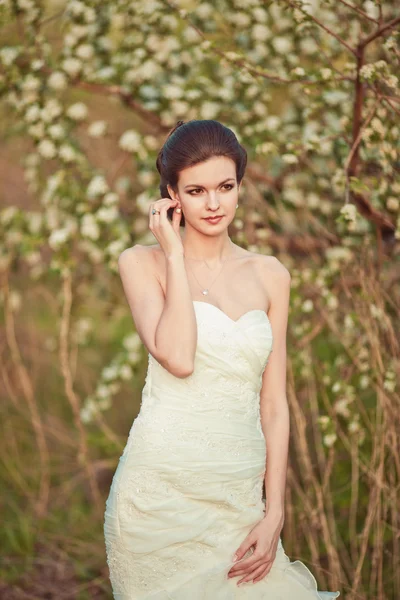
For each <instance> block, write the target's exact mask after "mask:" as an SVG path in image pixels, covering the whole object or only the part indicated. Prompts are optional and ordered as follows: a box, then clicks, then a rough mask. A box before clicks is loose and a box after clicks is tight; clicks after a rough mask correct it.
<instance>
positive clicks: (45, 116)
mask: <svg viewBox="0 0 400 600" xmlns="http://www.w3.org/2000/svg"><path fill="white" fill-rule="evenodd" d="M62 110H63V109H62V106H61V104H60V103H59V101H58V100H56V98H49V100H47V101H46V103H45V105H44V106H43V108H42V110H41V114H40V116H41V118H42V120H43V121H44V122H45V123H50V122H51V121H53V120H54V119H56V118H57V117H59V116H60V115H61V114H62Z"/></svg>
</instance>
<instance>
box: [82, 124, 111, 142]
mask: <svg viewBox="0 0 400 600" xmlns="http://www.w3.org/2000/svg"><path fill="white" fill-rule="evenodd" d="M107 127H108V124H107V121H93V123H90V125H89V126H88V129H87V132H88V134H89V135H90V136H91V137H94V138H99V137H102V136H103V135H104V134H105V133H106V130H107Z"/></svg>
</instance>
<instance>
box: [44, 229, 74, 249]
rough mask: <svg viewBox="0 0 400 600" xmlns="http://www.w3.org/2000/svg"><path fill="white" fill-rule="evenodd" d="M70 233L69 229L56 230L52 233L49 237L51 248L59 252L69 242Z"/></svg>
mask: <svg viewBox="0 0 400 600" xmlns="http://www.w3.org/2000/svg"><path fill="white" fill-rule="evenodd" d="M69 236H70V232H69V230H68V229H67V228H64V229H56V230H54V231H52V232H51V234H50V237H49V240H48V241H49V246H50V247H51V248H53V250H58V249H59V248H60V247H61V246H62V245H63V244H65V242H66V241H67V240H68V238H69Z"/></svg>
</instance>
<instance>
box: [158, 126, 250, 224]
mask: <svg viewBox="0 0 400 600" xmlns="http://www.w3.org/2000/svg"><path fill="white" fill-rule="evenodd" d="M213 156H226V157H228V158H230V159H232V160H233V162H234V163H235V165H236V180H237V184H238V185H239V184H240V182H241V181H242V179H243V176H244V172H245V169H246V164H247V152H246V150H245V149H244V148H243V146H242V145H241V144H239V142H238V139H237V137H236V135H235V134H234V133H233V131H232V130H231V129H229V128H228V127H225V125H222V123H220V122H219V121H215V120H213V119H204V120H192V121H188V122H187V123H185V122H184V121H177V123H176V125H175V126H174V127H173V128H172V129H171V131H170V132H169V133H168V135H167V138H166V140H165V142H164V145H163V147H162V148H161V150H160V151H159V153H158V156H157V161H156V166H157V170H158V172H159V173H160V178H161V181H160V188H159V189H160V194H161V196H160V197H161V198H171V196H170V195H169V193H168V189H167V184H169V185H170V186H171V187H172V189H173V190H174V191H175V192H176V193H177V192H178V179H179V173H180V171H183V170H184V169H186V168H188V167H192V166H193V165H196V164H198V163H201V162H204V161H206V160H208V159H210V158H211V157H213ZM173 210H174V209H173V208H170V209H169V210H168V212H167V216H168V218H169V219H172V214H173ZM184 225H185V217H184V215H183V214H182V217H181V226H183V227H184Z"/></svg>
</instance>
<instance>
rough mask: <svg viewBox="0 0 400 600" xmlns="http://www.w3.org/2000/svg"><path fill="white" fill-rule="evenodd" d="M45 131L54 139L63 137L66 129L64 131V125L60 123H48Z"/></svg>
mask: <svg viewBox="0 0 400 600" xmlns="http://www.w3.org/2000/svg"><path fill="white" fill-rule="evenodd" d="M47 133H48V134H49V135H50V136H51V137H52V138H53V139H54V140H61V139H63V138H64V137H65V134H66V131H65V127H63V126H62V125H60V123H55V124H54V125H50V127H49V128H48V130H47Z"/></svg>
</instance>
